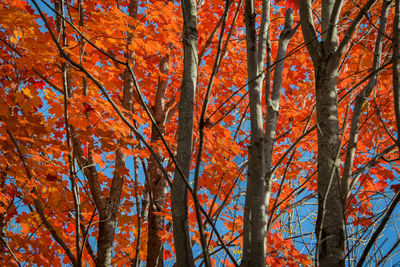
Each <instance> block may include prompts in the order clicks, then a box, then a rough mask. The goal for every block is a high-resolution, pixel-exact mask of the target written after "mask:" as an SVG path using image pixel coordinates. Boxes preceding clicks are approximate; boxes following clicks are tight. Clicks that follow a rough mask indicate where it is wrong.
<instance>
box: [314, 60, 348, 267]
mask: <svg viewBox="0 0 400 267" xmlns="http://www.w3.org/2000/svg"><path fill="white" fill-rule="evenodd" d="M337 70H338V68H337V65H336V64H333V66H331V65H330V60H328V59H327V58H322V59H321V62H320V63H319V64H318V67H316V70H315V72H316V78H315V84H316V97H317V129H318V218H317V222H316V235H317V251H318V257H319V264H320V265H321V266H344V265H345V260H344V256H345V253H344V239H345V229H344V215H343V207H342V201H341V194H340V180H339V179H340V172H339V159H338V152H339V149H340V136H339V135H340V128H339V119H338V109H337V108H338V104H337V93H336V83H337Z"/></svg>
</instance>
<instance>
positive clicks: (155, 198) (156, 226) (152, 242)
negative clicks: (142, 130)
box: [146, 55, 169, 267]
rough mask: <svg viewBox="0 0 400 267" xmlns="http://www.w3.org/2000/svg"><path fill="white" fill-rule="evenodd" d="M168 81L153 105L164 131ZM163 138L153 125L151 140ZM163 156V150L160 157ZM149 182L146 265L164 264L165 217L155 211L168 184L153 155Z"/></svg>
mask: <svg viewBox="0 0 400 267" xmlns="http://www.w3.org/2000/svg"><path fill="white" fill-rule="evenodd" d="M168 63H169V55H166V56H163V57H162V58H161V60H160V71H161V73H163V74H166V75H167V74H168ZM167 85H168V81H167V80H163V79H159V81H158V85H157V92H156V99H155V103H154V107H153V117H154V119H155V120H156V123H157V125H158V128H159V129H160V130H161V131H162V132H164V124H165V116H166V114H165V110H164V107H165V92H166V90H167ZM160 139H161V137H160V135H159V133H158V131H157V129H156V127H155V125H153V127H152V132H151V142H152V143H154V142H157V141H159V140H160ZM161 157H162V154H161V151H160V152H159V158H161ZM148 174H149V182H150V186H148V188H149V189H150V194H151V196H152V197H151V198H150V199H151V203H150V210H149V222H148V225H149V230H148V241H147V262H146V266H148V267H153V266H163V243H162V242H161V240H160V237H159V232H161V231H163V230H164V218H163V217H162V216H160V215H158V214H155V212H160V211H162V209H163V208H164V206H165V195H166V193H167V188H168V184H167V181H166V180H165V177H164V176H163V174H162V172H161V170H160V168H159V167H158V165H157V162H156V159H155V158H154V157H153V156H151V157H150V160H149V167H148Z"/></svg>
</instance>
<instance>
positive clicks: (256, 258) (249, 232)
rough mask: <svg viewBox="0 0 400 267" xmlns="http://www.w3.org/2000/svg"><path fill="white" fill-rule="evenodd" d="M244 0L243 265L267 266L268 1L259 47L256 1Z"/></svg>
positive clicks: (264, 10)
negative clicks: (247, 128)
mask: <svg viewBox="0 0 400 267" xmlns="http://www.w3.org/2000/svg"><path fill="white" fill-rule="evenodd" d="M245 3H246V4H245V23H246V45H247V77H248V87H249V101H250V124H251V137H250V147H249V166H248V178H247V188H246V202H245V210H244V228H243V259H242V263H241V265H242V266H265V260H266V258H265V257H266V225H267V206H266V198H265V194H266V182H265V160H264V141H263V137H264V130H263V115H262V108H261V103H262V100H261V99H262V81H263V70H264V69H263V67H264V59H265V52H266V42H267V40H266V39H267V38H266V36H267V30H268V26H267V25H266V24H267V15H268V16H269V14H267V12H268V7H269V2H268V1H263V17H262V23H261V24H262V25H261V29H262V32H260V38H259V39H260V40H261V42H262V43H260V44H259V45H258V48H259V49H258V50H257V32H256V13H255V9H254V1H253V0H246V2H245ZM264 42H265V44H264Z"/></svg>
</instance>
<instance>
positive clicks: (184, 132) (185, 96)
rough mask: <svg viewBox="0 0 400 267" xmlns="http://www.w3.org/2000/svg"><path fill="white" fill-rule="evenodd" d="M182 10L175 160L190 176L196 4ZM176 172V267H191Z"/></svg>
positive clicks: (188, 0)
mask: <svg viewBox="0 0 400 267" xmlns="http://www.w3.org/2000/svg"><path fill="white" fill-rule="evenodd" d="M181 3H182V4H181V5H182V13H183V51H184V59H183V64H184V68H183V77H182V86H181V95H180V100H179V111H178V112H179V120H178V147H177V155H176V160H177V163H178V165H179V166H180V168H181V170H182V172H183V175H185V176H186V177H189V173H190V163H191V158H192V133H193V108H194V97H195V90H196V83H197V65H198V58H197V54H198V52H197V38H198V32H197V5H196V1H195V0H182V2H181ZM184 178H185V177H182V176H181V174H180V173H179V172H178V171H175V178H174V181H173V184H172V190H171V206H172V219H173V234H174V243H175V251H176V260H177V261H176V263H177V266H179V267H191V266H194V260H193V252H192V247H191V244H190V236H189V225H188V215H187V212H188V210H187V209H188V203H187V202H188V189H187V187H186V184H185V182H184V180H183V179H184Z"/></svg>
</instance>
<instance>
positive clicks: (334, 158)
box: [299, 0, 375, 266]
mask: <svg viewBox="0 0 400 267" xmlns="http://www.w3.org/2000/svg"><path fill="white" fill-rule="evenodd" d="M374 3H375V0H369V1H368V2H367V3H366V4H365V5H364V7H363V8H362V9H361V11H360V12H359V14H358V15H357V16H356V18H355V19H354V20H353V22H352V24H351V25H350V27H349V28H348V29H347V31H346V33H345V34H344V37H343V39H342V41H341V42H340V44H338V36H337V25H338V22H339V15H340V11H341V8H342V4H343V1H342V0H323V1H322V18H321V20H320V21H321V30H322V33H321V35H322V40H321V42H319V41H318V38H317V34H316V31H315V27H314V20H313V16H312V14H313V13H312V4H311V1H310V0H304V1H300V2H299V8H300V23H301V27H302V32H303V36H304V40H305V43H306V46H307V50H308V52H309V54H310V56H311V58H312V61H313V64H314V71H315V91H316V106H317V129H318V217H317V222H316V236H317V250H316V254H317V258H318V261H319V265H320V266H345V244H344V240H345V216H344V213H343V202H342V195H341V190H340V189H341V188H340V187H341V184H340V170H339V167H340V166H339V165H340V164H339V160H340V158H339V151H340V144H341V140H340V128H339V120H338V102H337V88H336V86H337V76H338V71H339V64H340V59H341V56H342V55H343V52H344V51H345V48H346V46H347V44H348V43H349V41H350V40H351V38H352V35H353V34H354V32H355V31H356V29H357V27H358V25H359V23H360V22H361V20H362V19H363V18H364V16H365V14H367V13H368V10H369V9H370V8H371V6H372V5H373V4H374Z"/></svg>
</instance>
